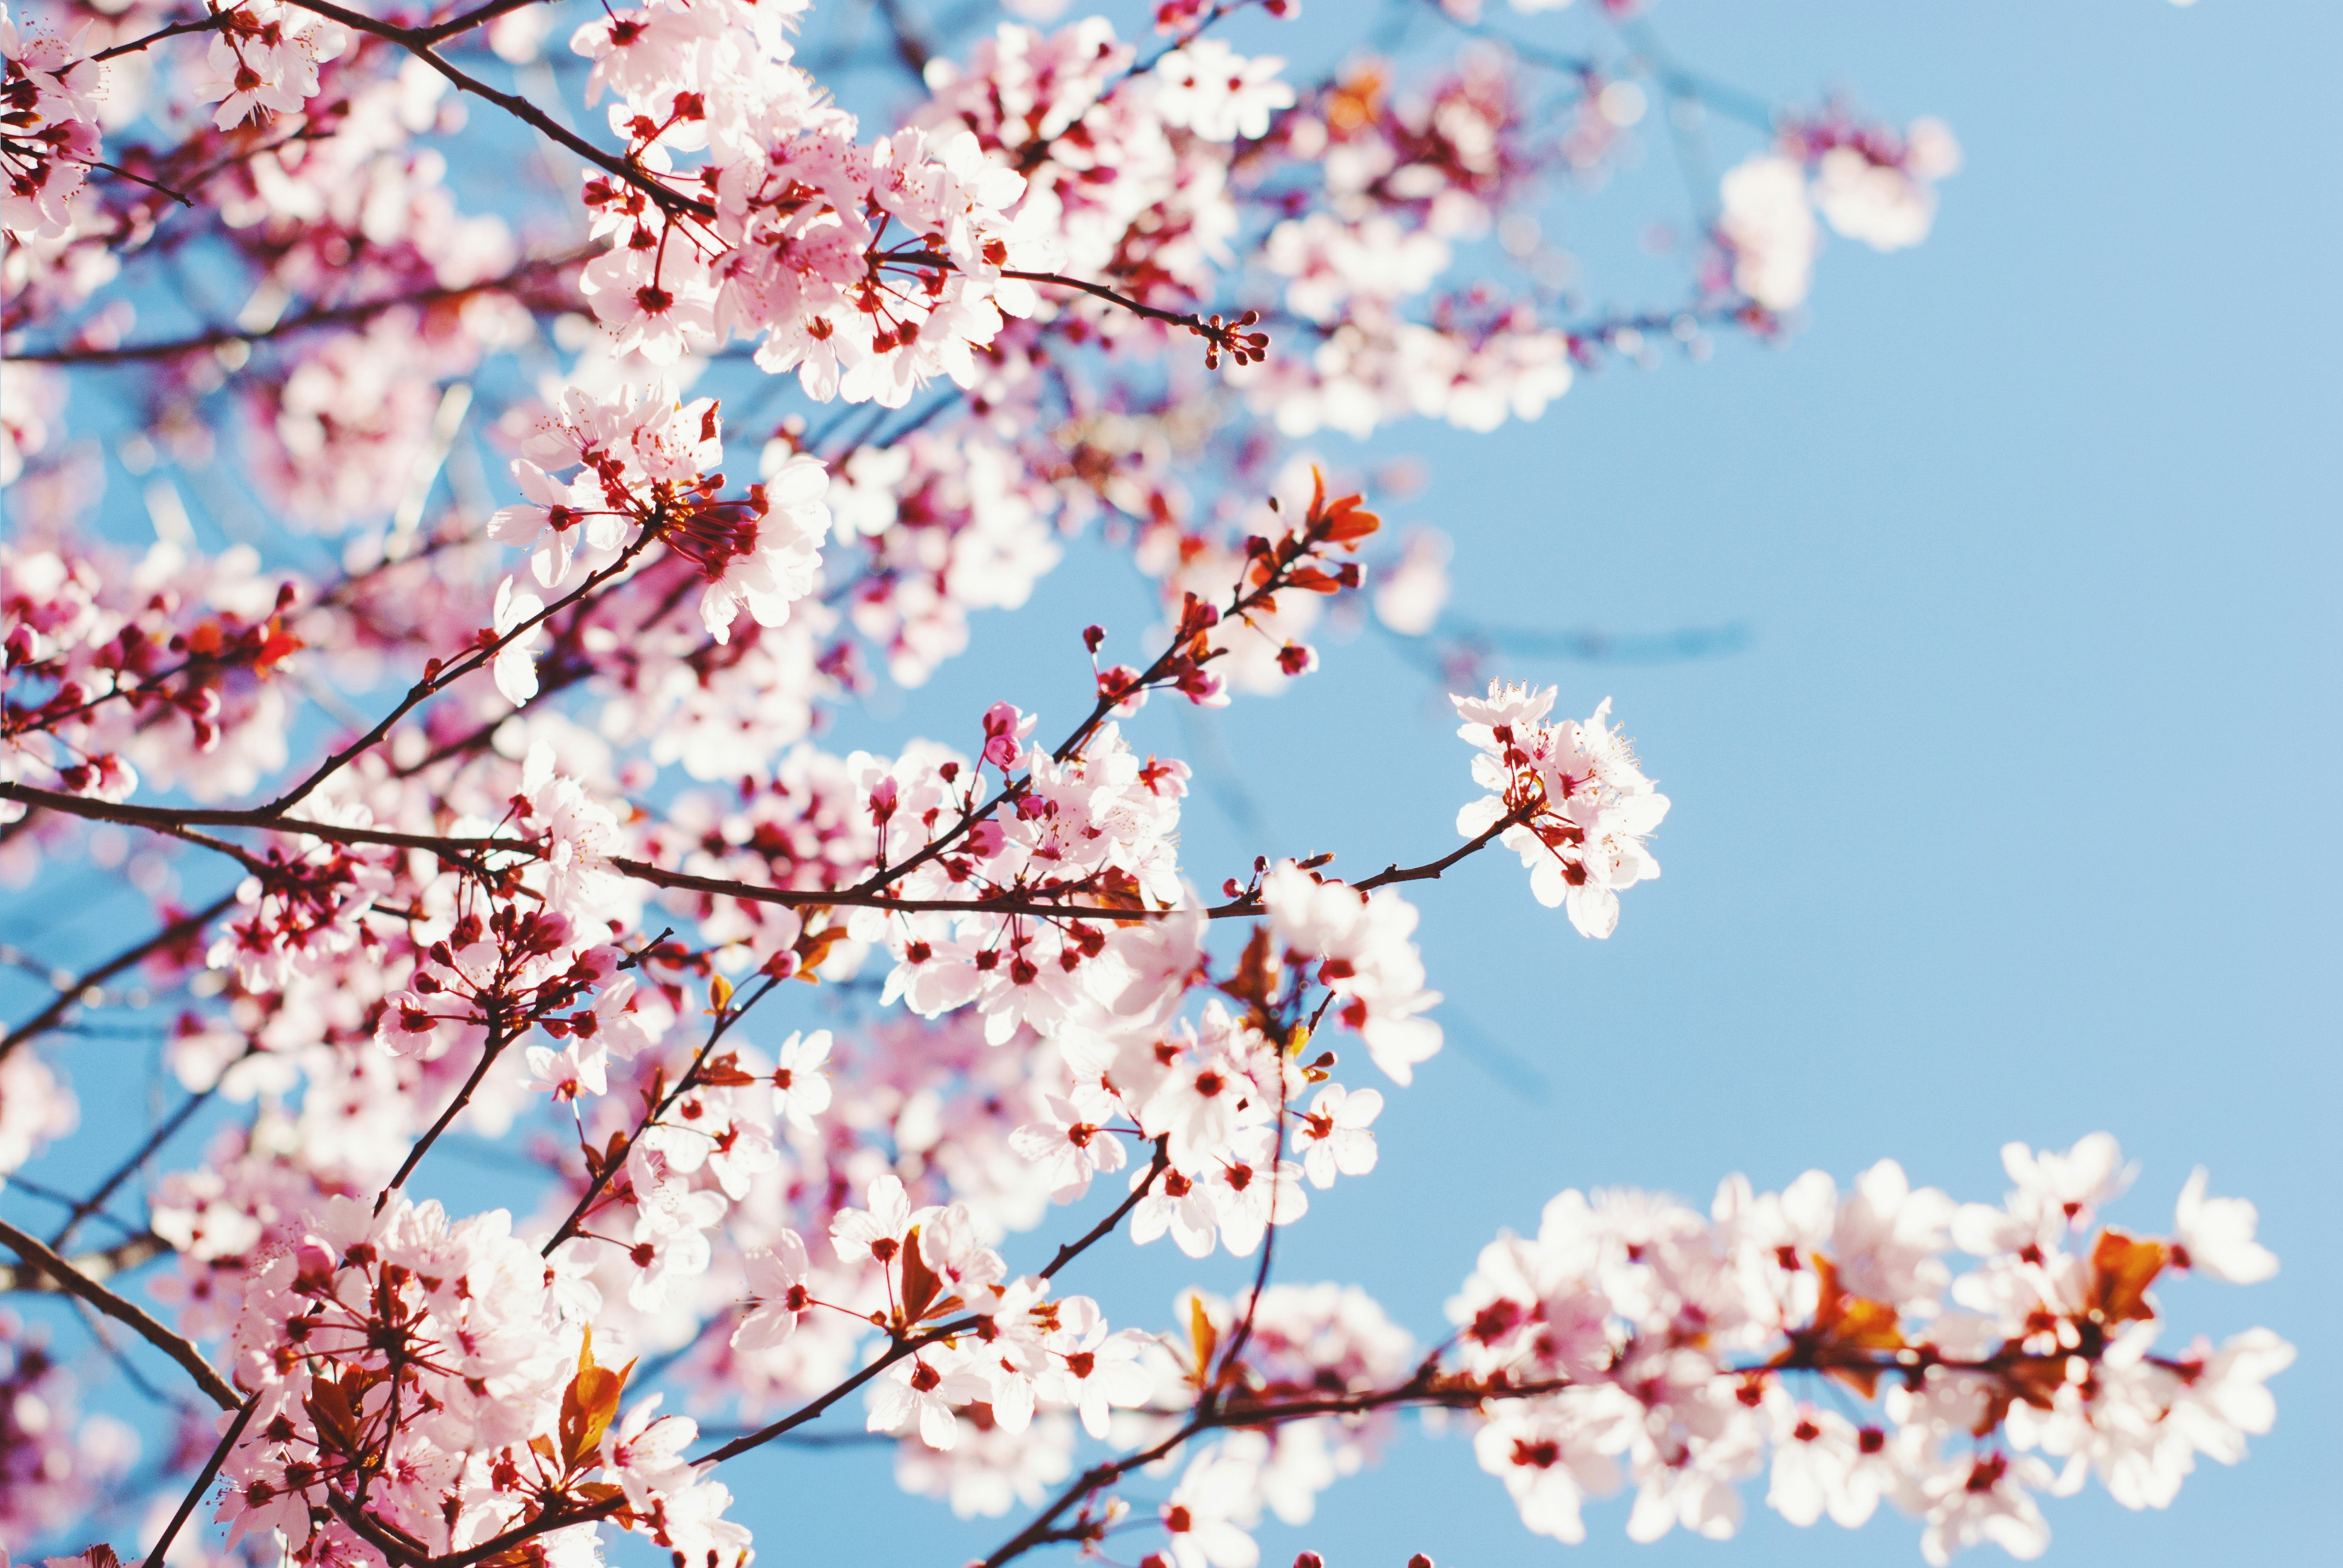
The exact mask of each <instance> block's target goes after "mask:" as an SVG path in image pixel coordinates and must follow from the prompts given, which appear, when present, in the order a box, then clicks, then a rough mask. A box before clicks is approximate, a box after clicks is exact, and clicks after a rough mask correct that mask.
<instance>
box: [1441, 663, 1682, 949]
mask: <svg viewBox="0 0 2343 1568" xmlns="http://www.w3.org/2000/svg"><path fill="white" fill-rule="evenodd" d="M1451 700H1453V702H1454V703H1455V705H1456V713H1457V717H1458V718H1460V719H1463V721H1464V722H1463V724H1462V725H1461V726H1459V727H1458V729H1457V731H1456V733H1457V734H1458V735H1460V736H1462V737H1463V739H1464V740H1465V741H1466V742H1467V743H1468V744H1469V745H1471V746H1472V747H1473V749H1474V750H1475V751H1476V752H1477V753H1478V755H1477V756H1475V757H1474V758H1473V782H1474V783H1476V784H1478V785H1480V786H1481V787H1482V788H1483V789H1486V790H1488V791H1489V793H1488V794H1487V795H1485V796H1483V798H1482V799H1478V800H1475V801H1473V803H1472V804H1471V805H1469V806H1467V807H1465V808H1464V809H1463V810H1462V811H1459V812H1458V813H1457V814H1456V830H1457V831H1458V832H1459V833H1462V834H1463V835H1464V836H1465V837H1466V838H1468V839H1485V838H1487V837H1489V836H1491V835H1494V836H1495V837H1496V839H1497V841H1498V842H1499V843H1501V844H1503V846H1504V847H1505V848H1506V849H1511V850H1513V851H1514V852H1515V853H1516V854H1518V855H1520V856H1521V858H1522V863H1523V865H1525V866H1527V867H1528V868H1529V870H1530V891H1532V892H1533V893H1534V894H1536V895H1537V900H1538V902H1540V903H1542V904H1544V905H1545V906H1546V907H1547V908H1548V909H1553V908H1555V907H1557V906H1560V907H1563V908H1564V909H1566V910H1568V911H1569V913H1570V923H1571V924H1572V925H1574V926H1576V927H1577V928H1578V929H1579V930H1581V931H1582V932H1584V934H1586V935H1587V936H1590V937H1607V936H1609V935H1610V934H1611V933H1612V932H1613V931H1614V930H1617V929H1618V926H1619V895H1620V893H1622V892H1623V891H1624V890H1627V889H1629V888H1632V887H1634V885H1635V884H1636V883H1637V882H1640V881H1644V880H1645V879H1649V878H1653V877H1656V876H1658V875H1659V874H1660V865H1659V862H1658V861H1657V860H1654V859H1652V856H1651V852H1650V851H1649V850H1648V849H1645V848H1644V839H1645V838H1646V837H1647V836H1648V835H1649V834H1650V833H1651V832H1652V830H1653V829H1655V828H1657V827H1658V826H1659V825H1660V822H1661V819H1664V817H1666V816H1667V814H1668V798H1667V797H1666V796H1664V795H1663V794H1661V793H1659V792H1658V791H1657V790H1656V789H1654V788H1653V787H1652V781H1651V780H1650V779H1646V778H1645V777H1644V773H1643V769H1640V768H1638V767H1636V766H1635V756H1634V750H1633V749H1631V748H1630V747H1629V746H1628V744H1627V742H1626V740H1625V739H1624V738H1623V737H1622V736H1621V735H1620V734H1619V732H1618V731H1617V730H1616V729H1613V728H1612V725H1611V703H1610V699H1607V698H1606V699H1604V702H1603V704H1602V706H1601V707H1599V708H1597V709H1595V710H1594V717H1593V718H1591V719H1587V720H1586V722H1585V723H1584V724H1575V723H1572V722H1571V721H1569V720H1567V719H1565V720H1564V721H1563V722H1562V723H1560V724H1549V723H1547V722H1546V721H1545V719H1546V715H1547V714H1548V713H1549V712H1550V711H1552V710H1553V708H1554V688H1552V687H1548V688H1547V689H1545V690H1544V691H1534V690H1532V689H1530V688H1529V687H1528V686H1525V685H1508V684H1506V683H1504V682H1502V681H1494V680H1493V681H1491V682H1490V683H1489V694H1488V696H1487V697H1485V698H1480V697H1458V698H1453V699H1451Z"/></svg>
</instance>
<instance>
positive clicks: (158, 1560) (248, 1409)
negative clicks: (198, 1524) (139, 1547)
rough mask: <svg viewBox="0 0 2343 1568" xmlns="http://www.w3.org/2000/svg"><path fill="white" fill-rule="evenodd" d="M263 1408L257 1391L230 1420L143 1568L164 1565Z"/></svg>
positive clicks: (156, 1567)
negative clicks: (182, 1531)
mask: <svg viewBox="0 0 2343 1568" xmlns="http://www.w3.org/2000/svg"><path fill="white" fill-rule="evenodd" d="M259 1408H260V1393H259V1391H258V1390H255V1391H254V1392H253V1394H252V1397H251V1398H249V1399H247V1400H246V1401H245V1402H244V1403H243V1404H242V1405H241V1406H239V1407H238V1408H237V1410H236V1419H235V1420H234V1421H232V1422H228V1428H227V1430H226V1432H222V1433H220V1440H219V1442H216V1443H215V1444H214V1445H213V1447H212V1456H211V1458H209V1459H207V1460H206V1461H205V1462H204V1473H202V1474H201V1475H198V1476H196V1483H195V1484H194V1485H193V1486H190V1487H189V1488H187V1495H186V1497H184V1498H182V1499H180V1501H179V1511H178V1512H177V1513H174V1514H172V1515H171V1523H169V1524H168V1525H167V1526H166V1527H165V1529H164V1531H163V1533H162V1536H161V1537H160V1538H159V1539H158V1540H156V1543H155V1549H154V1550H153V1551H152V1552H149V1553H146V1563H143V1564H142V1565H141V1568H163V1554H164V1553H166V1552H168V1551H170V1549H171V1543H172V1542H173V1541H174V1540H176V1538H177V1537H178V1533H179V1532H180V1530H181V1529H183V1528H184V1527H185V1526H186V1523H187V1516H188V1515H189V1514H191V1513H194V1512H195V1511H196V1503H201V1502H202V1501H203V1500H204V1493H206V1492H209V1491H210V1490H211V1486H212V1483H213V1482H214V1481H216V1480H217V1479H218V1477H219V1473H220V1466H221V1465H223V1464H226V1462H227V1456H228V1455H229V1454H231V1453H233V1452H236V1442H237V1440H238V1439H240V1438H242V1437H243V1436H244V1429H245V1428H246V1427H247V1426H249V1425H251V1424H252V1412H254V1411H256V1410H257V1409H259Z"/></svg>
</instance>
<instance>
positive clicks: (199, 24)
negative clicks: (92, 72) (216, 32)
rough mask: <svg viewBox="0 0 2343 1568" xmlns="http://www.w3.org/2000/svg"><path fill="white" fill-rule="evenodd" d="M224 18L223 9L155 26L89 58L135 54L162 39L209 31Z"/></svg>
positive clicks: (225, 15)
mask: <svg viewBox="0 0 2343 1568" xmlns="http://www.w3.org/2000/svg"><path fill="white" fill-rule="evenodd" d="M226 20H227V13H226V12H225V11H223V12H221V13H219V14H218V15H212V16H203V17H198V18H197V19H196V20H195V21H192V22H174V23H172V24H171V25H169V26H167V27H157V28H156V29H155V31H153V32H152V33H149V34H147V35H146V36H145V37H143V38H133V39H131V40H130V42H128V43H127V44H116V45H114V47H113V48H111V49H100V50H99V51H98V52H97V53H96V54H95V55H90V56H89V58H90V59H92V60H94V61H97V62H101V63H103V62H105V61H107V60H111V59H114V58H116V56H118V55H135V54H136V53H138V51H139V50H141V49H149V48H152V47H154V46H155V45H157V44H159V43H161V42H162V41H163V40H164V39H166V38H176V37H177V36H178V35H180V34H182V33H208V32H211V31H212V30H213V29H215V28H216V27H217V26H219V25H220V24H222V23H223V22H225V21H226Z"/></svg>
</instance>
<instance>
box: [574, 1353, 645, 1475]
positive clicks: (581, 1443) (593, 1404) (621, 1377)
mask: <svg viewBox="0 0 2343 1568" xmlns="http://www.w3.org/2000/svg"><path fill="white" fill-rule="evenodd" d="M634 1370H635V1363H634V1362H628V1363H627V1364H626V1365H625V1366H623V1367H620V1368H619V1369H618V1371H617V1372H612V1371H611V1370H610V1369H609V1368H608V1367H599V1366H596V1365H595V1364H594V1331H593V1330H592V1329H590V1328H589V1329H588V1330H587V1331H586V1337H585V1340H584V1341H583V1342H581V1343H580V1344H579V1345H578V1375H577V1376H575V1377H573V1378H571V1379H570V1380H569V1386H568V1388H566V1389H563V1390H562V1391H561V1457H562V1461H563V1462H565V1463H567V1464H568V1466H569V1468H570V1469H572V1470H583V1469H585V1468H586V1467H587V1466H588V1464H590V1463H592V1462H593V1461H594V1455H595V1452H596V1451H598V1449H600V1448H601V1446H602V1434H603V1433H604V1432H608V1430H609V1429H610V1422H611V1421H612V1420H613V1419H614V1418H615V1417H616V1416H617V1415H618V1397H619V1395H620V1394H622V1393H623V1392H625V1391H626V1387H627V1379H628V1376H629V1375H630V1374H631V1373H632V1372H634Z"/></svg>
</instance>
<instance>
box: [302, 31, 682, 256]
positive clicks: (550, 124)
mask: <svg viewBox="0 0 2343 1568" xmlns="http://www.w3.org/2000/svg"><path fill="white" fill-rule="evenodd" d="M291 3H292V4H293V5H298V6H299V7H300V8H301V9H302V10H304V11H309V12H314V13H315V14H316V15H320V16H324V17H327V18H328V19H329V20H331V21H335V22H339V23H340V24H341V25H343V26H345V27H348V28H350V29H352V30H354V31H356V32H359V33H367V34H371V35H374V36H375V37H377V38H381V39H384V40H386V41H387V42H389V43H393V44H396V45H398V46H399V47H400V48H402V49H404V50H406V51H407V53H408V54H410V55H414V56H415V57H416V58H417V59H418V60H420V61H422V62H423V63H424V64H425V65H428V66H430V67H431V68H432V69H433V70H435V71H437V72H438V73H439V74H440V75H443V76H445V77H447V80H448V81H449V82H451V83H453V84H454V85H455V86H456V87H457V88H458V90H459V91H462V92H467V93H469V94H471V95H473V96H474V97H478V98H485V99H487V100H488V102H489V103H491V104H494V105H495V106H497V107H498V108H499V109H502V110H503V111H504V112H505V113H507V114H508V115H510V116H513V117H514V118H515V119H517V120H519V121H520V122H521V123H523V124H524V125H527V126H529V127H530V128H532V129H533V130H535V131H537V132H538V134H539V135H540V136H548V137H550V138H551V139H552V140H554V141H556V142H558V143H559V144H560V145H561V146H565V147H568V149H569V150H570V151H571V152H573V153H576V154H577V155H578V156H579V157H581V158H584V159H585V160H586V161H587V162H588V163H590V164H592V165H593V166H595V167H597V168H598V169H603V170H606V171H607V172H608V173H610V174H613V175H616V176H618V178H620V179H622V180H624V181H626V182H627V183H628V185H630V186H634V187H635V188H636V189H637V190H639V191H641V192H642V193H643V194H644V195H645V196H649V197H650V198H651V200H653V201H654V202H657V203H658V204H659V210H660V211H662V212H666V213H671V214H672V213H689V214H690V215H692V216H695V217H702V218H710V217H714V216H716V209H715V208H714V207H713V206H709V204H708V203H706V202H704V201H700V200H699V199H697V198H695V197H692V196H684V195H682V194H681V193H680V192H678V191H675V190H671V189H669V187H668V186H667V185H666V184H665V183H663V182H662V181H661V180H659V177H658V176H655V175H653V174H652V173H651V172H650V171H649V170H648V169H646V168H644V167H643V166H641V165H639V164H637V163H635V162H633V161H632V160H630V159H628V158H623V157H620V156H618V155H617V154H616V153H612V152H608V151H605V150H604V149H603V148H601V147H598V146H595V145H594V144H593V143H592V142H589V141H588V140H587V139H586V138H585V137H583V136H579V135H578V133H577V132H575V131H573V130H570V129H569V128H568V126H564V125H562V124H561V123H560V122H559V121H558V120H556V119H555V118H553V116H550V115H548V114H547V113H546V112H545V111H544V110H543V109H540V108H538V106H536V105H535V104H532V103H530V102H529V101H528V99H527V98H524V97H521V96H520V95H518V94H514V93H506V92H500V91H498V89H497V88H494V87H491V86H489V85H488V84H487V83H486V82H483V81H481V80H480V79H479V78H478V76H475V75H471V74H470V73H469V72H468V71H465V70H463V69H461V68H460V67H458V66H457V65H451V64H450V63H448V61H447V59H446V58H444V57H443V56H442V55H440V54H439V53H438V52H437V50H435V49H433V48H432V47H431V45H432V43H433V39H432V38H431V37H430V36H428V34H429V32H430V30H429V29H427V28H417V27H401V26H399V25H397V24H395V23H391V22H384V21H380V20H377V18H375V17H372V16H368V15H366V14H365V13H364V12H360V11H352V10H349V9H347V7H344V6H341V5H334V4H333V3H332V0H291Z"/></svg>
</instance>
